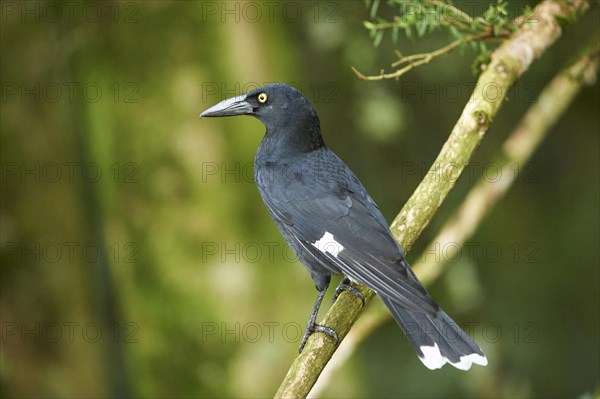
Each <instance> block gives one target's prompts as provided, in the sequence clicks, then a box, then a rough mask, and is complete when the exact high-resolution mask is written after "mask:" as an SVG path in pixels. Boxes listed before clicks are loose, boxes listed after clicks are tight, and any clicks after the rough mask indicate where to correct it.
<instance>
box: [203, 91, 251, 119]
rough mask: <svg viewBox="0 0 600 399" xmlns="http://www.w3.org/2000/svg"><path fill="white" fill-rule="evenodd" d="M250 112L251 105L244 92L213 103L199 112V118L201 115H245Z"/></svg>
mask: <svg viewBox="0 0 600 399" xmlns="http://www.w3.org/2000/svg"><path fill="white" fill-rule="evenodd" d="M250 113H252V105H250V103H249V102H247V101H246V94H242V95H241V96H237V97H232V98H228V99H227V100H223V101H221V102H220V103H218V104H217V105H213V106H212V107H210V108H209V109H207V110H205V111H204V112H202V113H201V114H200V118H202V117H203V116H207V117H213V116H234V115H245V114H250Z"/></svg>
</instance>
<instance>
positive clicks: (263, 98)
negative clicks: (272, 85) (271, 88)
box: [258, 93, 267, 104]
mask: <svg viewBox="0 0 600 399" xmlns="http://www.w3.org/2000/svg"><path fill="white" fill-rule="evenodd" d="M258 102H259V103H261V104H264V103H266V102H267V93H260V94H259V95H258Z"/></svg>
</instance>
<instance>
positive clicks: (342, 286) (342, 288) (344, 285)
mask: <svg viewBox="0 0 600 399" xmlns="http://www.w3.org/2000/svg"><path fill="white" fill-rule="evenodd" d="M349 283H350V280H349V279H347V278H345V279H343V280H342V281H340V285H338V286H337V288H336V289H335V292H334V293H333V302H335V301H336V300H337V299H338V296H340V294H341V293H342V291H348V292H350V293H351V294H352V295H354V296H355V297H357V298H358V299H360V300H361V302H362V306H363V307H364V306H365V297H364V295H363V294H362V293H361V292H360V291H359V290H358V289H356V288H354V287H353V286H351V285H350V284H349Z"/></svg>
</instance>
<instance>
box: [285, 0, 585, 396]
mask: <svg viewBox="0 0 600 399" xmlns="http://www.w3.org/2000/svg"><path fill="white" fill-rule="evenodd" d="M588 7H589V3H588V1H586V0H573V1H571V2H563V1H560V0H546V1H543V2H542V3H540V4H539V5H538V7H537V9H536V17H537V23H535V24H527V25H524V26H522V27H521V28H520V29H519V30H518V31H517V32H515V34H513V35H512V36H511V37H510V38H509V39H508V40H507V41H506V42H504V43H503V44H502V45H501V46H500V47H498V48H497V49H496V50H495V51H494V53H493V54H492V58H491V62H490V64H489V65H488V67H487V69H486V70H484V71H483V73H482V74H481V76H480V78H479V80H478V82H477V84H476V86H475V89H474V91H473V93H472V94H471V97H470V99H469V101H468V103H467V105H466V107H465V109H464V110H463V112H462V115H461V116H460V118H459V120H458V122H457V123H456V125H455V127H454V128H453V130H452V132H451V134H450V136H449V138H448V140H447V141H446V143H445V144H444V146H443V147H442V150H441V152H440V154H439V155H438V158H437V159H436V161H435V162H434V164H433V166H432V168H431V169H430V171H429V173H427V175H426V177H425V178H424V179H423V181H422V182H421V184H420V185H419V186H418V187H417V189H416V190H415V192H414V193H413V195H412V196H411V198H410V199H409V200H408V202H407V203H406V204H405V206H404V207H403V208H402V210H401V211H400V213H399V214H398V216H397V217H396V219H395V220H394V222H393V223H392V226H391V228H392V233H393V234H394V236H395V237H396V239H397V240H398V241H399V242H400V243H401V244H402V246H403V247H404V249H405V250H406V251H408V250H409V249H410V247H411V246H412V243H413V242H414V241H415V240H416V238H417V237H418V236H419V235H420V234H421V232H422V231H423V229H424V228H425V227H426V226H427V224H428V223H429V221H430V220H431V219H432V218H433V215H434V214H435V212H436V211H437V209H438V208H439V206H440V205H441V204H442V202H443V201H444V199H445V198H446V196H447V195H448V193H449V192H450V190H451V189H452V187H453V186H454V182H455V181H456V180H457V178H458V176H460V174H461V172H462V170H463V169H464V167H465V165H466V164H467V163H468V162H469V160H470V159H471V156H472V155H473V153H474V151H475V150H476V148H477V147H478V145H479V143H480V142H481V140H482V139H483V137H484V135H485V133H486V132H487V130H488V127H489V124H490V123H491V121H492V119H493V117H494V116H495V115H496V114H497V112H498V110H499V109H500V105H501V104H502V102H503V101H504V100H505V98H506V95H507V93H508V90H509V89H510V87H511V86H512V85H513V84H514V82H515V81H516V80H517V79H518V78H519V77H520V76H521V75H522V74H523V73H524V72H525V71H526V70H527V69H528V68H529V66H530V65H531V63H532V62H533V61H534V60H535V59H537V58H538V57H539V56H540V55H541V54H542V53H543V52H544V51H545V50H546V49H547V48H548V47H550V46H551V45H552V44H553V43H554V42H555V41H556V40H557V39H558V37H560V35H561V33H562V27H561V25H560V24H559V22H558V21H559V20H573V19H574V18H575V16H578V15H580V14H581V13H582V12H583V11H585V10H586V9H587V8H588ZM449 168H450V169H449ZM355 287H356V288H357V289H359V290H360V291H361V293H362V294H363V295H364V297H365V300H366V301H367V302H368V301H370V300H371V299H372V298H373V296H374V295H375V294H374V292H373V291H371V290H370V289H368V288H367V287H364V286H361V285H355ZM361 311H362V308H361V303H360V301H359V300H358V299H357V298H356V297H354V296H353V295H350V294H348V293H347V292H343V293H342V294H341V295H340V296H339V298H338V300H337V301H336V302H335V303H334V305H333V306H332V307H331V308H330V310H329V312H328V313H327V315H326V316H325V318H324V320H323V321H322V322H321V323H320V324H324V325H327V326H329V327H331V328H333V329H334V330H335V331H336V332H337V333H338V336H339V338H340V340H343V339H344V337H345V336H346V335H347V334H348V331H349V330H350V328H351V327H352V325H353V324H354V322H355V321H356V319H357V318H358V316H359V315H360V313H361ZM336 348H337V346H336V344H335V343H334V342H333V341H332V340H331V339H330V338H329V337H327V336H325V335H324V334H318V333H317V334H313V335H312V336H311V337H310V338H309V340H308V342H307V344H306V347H305V348H304V350H303V352H302V353H301V354H300V355H299V356H298V357H297V358H296V360H295V361H294V362H293V364H292V365H291V367H290V369H289V371H288V373H287V375H286V376H285V378H284V380H283V382H282V384H281V386H280V387H279V390H278V391H277V393H276V394H275V397H277V398H301V397H306V396H307V395H308V393H309V392H310V389H311V388H312V386H313V385H314V384H315V382H316V381H317V379H318V378H319V375H320V374H321V372H322V371H323V369H324V368H325V366H326V364H327V363H328V362H329V360H330V359H331V357H332V355H333V353H334V352H335V350H336Z"/></svg>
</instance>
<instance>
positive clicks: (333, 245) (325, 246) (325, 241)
mask: <svg viewBox="0 0 600 399" xmlns="http://www.w3.org/2000/svg"><path fill="white" fill-rule="evenodd" d="M313 245H314V246H315V247H316V248H317V249H318V250H319V251H321V252H323V253H325V252H329V253H330V254H332V255H333V256H335V257H336V258H337V256H338V254H339V253H340V252H342V251H343V250H344V246H343V245H342V244H340V243H339V242H337V241H336V240H335V238H333V234H331V233H329V232H327V231H326V232H325V234H323V237H321V239H320V240H318V241H315V243H314V244H313Z"/></svg>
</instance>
